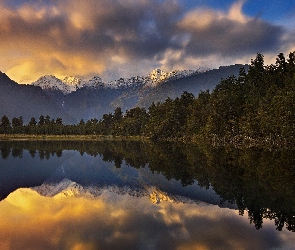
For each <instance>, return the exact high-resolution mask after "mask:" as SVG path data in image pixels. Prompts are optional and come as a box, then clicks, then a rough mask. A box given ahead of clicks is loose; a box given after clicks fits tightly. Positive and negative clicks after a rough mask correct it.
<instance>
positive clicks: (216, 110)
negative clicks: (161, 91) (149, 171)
mask: <svg viewBox="0 0 295 250" xmlns="http://www.w3.org/2000/svg"><path fill="white" fill-rule="evenodd" d="M294 100H295V52H291V53H289V56H288V58H285V56H284V54H283V53H280V54H279V55H278V56H277V59H276V62H275V64H271V65H267V66H265V65H264V57H263V55H262V54H257V56H256V58H255V59H253V60H251V64H250V66H249V70H248V72H246V71H245V69H244V68H241V69H240V72H239V75H238V76H237V77H235V76H230V77H228V78H226V79H222V80H221V82H220V83H219V84H218V85H217V86H216V87H215V89H214V90H213V91H212V92H211V93H210V92H209V91H208V90H207V91H202V92H200V93H199V95H198V96H197V97H195V96H194V95H193V94H191V93H188V92H183V94H182V95H181V96H180V97H178V98H176V99H174V100H172V99H171V98H169V97H168V98H167V99H166V100H165V102H163V103H160V102H158V103H152V105H151V106H150V107H149V108H148V109H147V110H146V109H145V108H141V107H135V108H131V109H129V110H127V111H126V112H125V113H124V114H123V112H122V110H121V108H120V107H118V108H116V109H115V110H114V112H113V113H109V114H104V115H103V116H102V118H101V119H100V120H97V119H96V118H94V119H90V120H88V121H86V122H84V120H81V121H80V122H79V123H78V124H75V125H64V124H63V123H62V119H61V118H57V119H56V120H54V119H50V117H49V116H45V117H44V116H40V117H39V121H37V120H36V119H35V118H32V119H31V121H30V122H29V123H28V124H27V125H24V124H23V120H22V117H19V118H13V119H12V121H11V122H10V121H9V119H8V117H7V116H3V117H2V119H1V123H0V133H8V134H9V133H25V134H57V135H60V134H65V135H89V134H101V135H114V136H144V137H149V138H151V139H154V140H179V139H186V140H197V139H198V138H200V137H203V138H204V137H206V138H211V139H212V138H213V139H214V138H215V139H216V138H217V139H219V140H232V139H233V138H235V140H239V139H241V138H242V139H245V138H246V139H249V140H250V139H256V138H264V140H265V141H267V140H269V141H273V140H276V141H280V140H285V141H286V140H287V141H288V142H293V141H294V137H295V129H294V128H295V105H294Z"/></svg>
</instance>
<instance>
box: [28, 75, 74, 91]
mask: <svg viewBox="0 0 295 250" xmlns="http://www.w3.org/2000/svg"><path fill="white" fill-rule="evenodd" d="M31 85H34V86H39V87H41V88H42V89H44V90H60V91H62V92H63V93H64V94H69V93H71V92H73V91H76V86H75V85H70V84H67V83H65V82H63V81H62V80H60V79H58V78H57V77H55V76H51V75H46V76H42V77H40V78H39V79H38V80H37V81H35V82H33V83H31Z"/></svg>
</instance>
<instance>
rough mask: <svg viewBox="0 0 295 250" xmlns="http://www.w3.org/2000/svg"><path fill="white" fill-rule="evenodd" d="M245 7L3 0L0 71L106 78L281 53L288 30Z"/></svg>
mask: <svg viewBox="0 0 295 250" xmlns="http://www.w3.org/2000/svg"><path fill="white" fill-rule="evenodd" d="M16 2H18V5H16ZM21 2H23V4H20V3H21ZM242 4H243V1H239V2H237V4H235V5H233V6H232V8H231V9H230V10H229V12H228V13H223V12H218V11H213V10H206V9H197V10H195V11H192V12H190V13H185V12H184V10H183V9H182V8H181V6H180V4H179V3H178V2H177V1H168V0H166V1H160V0H137V1H135V0H128V1H127V0H126V1H119V0H96V1H94V0H89V1H80V0H71V1H70V0H63V1H62V0H58V1H52V0H47V1H45V0H43V1H13V2H10V4H9V5H8V2H7V1H2V4H1V2H0V7H1V16H0V35H1V41H0V47H2V49H0V52H1V53H2V54H3V55H4V58H6V59H7V58H9V59H10V62H9V63H7V60H6V61H5V60H3V59H2V60H1V59H0V67H1V69H2V70H3V71H6V72H7V71H8V73H11V74H14V75H17V74H18V73H17V72H27V73H26V77H25V76H23V77H24V78H26V79H27V78H28V74H29V73H30V74H32V75H37V74H39V76H40V75H42V74H44V73H42V72H45V71H46V73H50V72H48V71H50V70H51V71H52V74H54V73H55V72H58V73H59V74H76V75H77V74H78V75H83V74H84V75H87V74H90V73H92V72H97V73H99V74H102V73H103V72H106V71H107V70H109V71H110V70H119V69H120V70H121V71H126V72H130V71H131V70H130V68H132V67H134V66H136V65H138V64H139V63H140V62H142V63H143V64H144V65H145V66H144V67H145V69H144V70H146V65H148V64H150V67H152V66H153V65H160V66H162V67H164V68H165V67H166V68H170V67H174V66H178V65H183V66H194V65H192V64H193V63H197V59H199V58H205V57H212V56H215V57H216V58H218V57H219V58H220V57H227V58H233V60H234V59H236V58H238V57H243V56H245V55H249V54H251V56H252V57H253V56H255V54H256V53H257V52H261V53H264V52H272V51H275V54H277V53H278V50H279V49H280V47H281V45H282V40H281V38H282V36H283V35H284V30H283V28H282V27H280V26H276V25H273V24H271V23H268V22H265V21H263V20H260V19H257V18H249V17H246V16H244V15H243V13H242V11H241V7H242ZM7 51H9V53H8V52H7ZM11 51H13V53H11ZM11 54H13V57H11ZM24 55H25V56H24ZM188 58H191V59H190V61H191V62H192V63H191V65H187V62H188ZM50 61H51V62H54V63H50ZM147 61H149V63H147ZM40 62H41V63H40ZM245 63H247V62H245ZM42 64H43V65H46V67H47V68H45V66H44V68H42V66H41V65H42ZM58 65H62V67H59V66H58ZM199 66H201V65H196V66H195V67H194V68H197V67H199ZM205 66H210V65H205ZM142 70H143V69H142ZM171 70H172V69H171ZM19 74H25V73H19Z"/></svg>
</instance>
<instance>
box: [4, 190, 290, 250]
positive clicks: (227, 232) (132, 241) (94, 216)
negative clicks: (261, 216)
mask: <svg viewBox="0 0 295 250" xmlns="http://www.w3.org/2000/svg"><path fill="white" fill-rule="evenodd" d="M0 214H1V221H0V230H1V232H0V242H1V243H0V247H1V249H271V248H281V247H282V245H281V243H282V242H281V239H280V238H279V237H280V236H284V237H285V238H286V239H288V237H289V240H292V233H291V232H279V233H278V232H275V230H274V227H273V225H272V224H271V223H269V224H268V223H267V222H266V223H265V224H264V228H263V229H262V230H259V231H257V230H255V229H254V226H253V225H249V222H248V220H247V218H245V217H241V216H239V215H238V214H237V211H235V210H230V209H224V208H223V209H221V208H219V207H218V206H214V205H206V204H183V203H170V202H162V203H160V204H157V205H155V204H153V203H151V202H150V200H149V199H148V198H147V197H133V196H130V195H128V194H125V195H119V194H115V193H112V192H109V191H107V190H104V191H103V192H102V194H101V195H100V196H98V197H93V196H91V195H87V194H85V195H78V196H72V197H66V196H62V195H57V196H54V197H44V196H41V195H40V194H38V193H37V192H35V191H33V190H31V189H18V190H16V191H15V192H14V193H11V194H10V195H9V196H8V197H7V198H6V199H5V200H4V201H2V202H1V203H0ZM293 239H294V237H293Z"/></svg>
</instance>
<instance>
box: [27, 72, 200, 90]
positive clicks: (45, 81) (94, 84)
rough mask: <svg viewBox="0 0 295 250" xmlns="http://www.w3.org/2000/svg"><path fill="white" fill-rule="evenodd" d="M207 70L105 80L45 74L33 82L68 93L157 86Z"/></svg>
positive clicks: (44, 87)
mask: <svg viewBox="0 0 295 250" xmlns="http://www.w3.org/2000/svg"><path fill="white" fill-rule="evenodd" d="M204 71H206V70H202V69H199V70H174V71H172V72H169V73H167V72H164V71H162V70H161V69H154V70H152V72H151V73H150V74H149V75H147V76H146V77H144V76H134V77H131V78H120V79H118V80H114V81H110V82H103V80H102V79H101V78H100V77H99V76H94V77H93V78H91V79H90V80H82V79H79V78H76V77H74V76H66V77H65V78H64V79H63V80H60V79H58V78H56V77H55V76H48V75H47V76H43V77H40V78H39V79H38V80H37V81H36V82H33V83H31V84H32V85H34V86H39V87H41V88H42V89H45V90H59V91H61V92H62V93H63V94H65V95H67V94H69V93H71V92H74V91H76V90H78V89H81V88H93V89H99V88H113V89H118V88H129V87H134V86H135V87H136V86H142V85H144V86H147V87H156V86H157V85H159V84H160V83H163V82H166V81H169V80H176V79H180V78H183V77H188V76H190V75H194V74H197V73H201V72H204Z"/></svg>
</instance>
